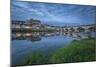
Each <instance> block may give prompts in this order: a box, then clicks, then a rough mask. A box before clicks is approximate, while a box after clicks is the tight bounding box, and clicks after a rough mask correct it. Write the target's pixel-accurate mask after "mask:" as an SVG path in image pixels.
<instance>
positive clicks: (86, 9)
mask: <svg viewBox="0 0 100 67" xmlns="http://www.w3.org/2000/svg"><path fill="white" fill-rule="evenodd" d="M11 5H12V6H11V17H12V20H29V19H36V20H40V21H41V23H45V24H52V25H65V24H95V23H96V18H95V17H96V6H90V5H75V4H57V3H39V2H22V1H13V2H12V4H11Z"/></svg>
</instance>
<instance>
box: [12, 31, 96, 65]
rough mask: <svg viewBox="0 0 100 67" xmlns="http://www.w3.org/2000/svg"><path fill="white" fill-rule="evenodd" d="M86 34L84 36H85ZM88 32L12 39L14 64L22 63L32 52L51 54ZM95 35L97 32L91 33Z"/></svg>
mask: <svg viewBox="0 0 100 67" xmlns="http://www.w3.org/2000/svg"><path fill="white" fill-rule="evenodd" d="M83 35H84V36H83ZM87 35H88V34H84V33H81V34H67V35H56V36H47V37H41V40H38V41H31V40H12V45H11V48H12V62H13V63H12V64H20V63H21V61H22V60H23V58H24V57H26V56H27V55H28V54H30V53H34V52H41V53H43V54H45V55H50V54H52V53H53V52H55V51H57V50H58V49H60V48H62V47H64V46H66V45H68V44H69V43H71V42H72V41H73V40H74V39H78V38H82V37H81V36H83V38H84V37H86V36H87ZM91 35H94V36H95V32H93V33H91Z"/></svg>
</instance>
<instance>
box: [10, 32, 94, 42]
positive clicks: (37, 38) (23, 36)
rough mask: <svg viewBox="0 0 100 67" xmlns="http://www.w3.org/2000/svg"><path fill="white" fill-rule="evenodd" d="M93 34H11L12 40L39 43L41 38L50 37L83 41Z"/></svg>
mask: <svg viewBox="0 0 100 67" xmlns="http://www.w3.org/2000/svg"><path fill="white" fill-rule="evenodd" d="M93 33H94V32H78V33H71V32H69V33H66V32H32V33H13V34H12V40H30V41H40V40H41V39H42V37H52V36H60V35H62V36H68V37H72V38H76V39H83V38H88V37H89V36H90V37H94V34H93Z"/></svg>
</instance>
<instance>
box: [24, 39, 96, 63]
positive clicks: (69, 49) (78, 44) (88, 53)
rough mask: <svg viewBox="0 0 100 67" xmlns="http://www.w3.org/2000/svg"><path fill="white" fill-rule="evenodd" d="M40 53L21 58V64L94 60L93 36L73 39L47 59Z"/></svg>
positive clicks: (94, 46)
mask: <svg viewBox="0 0 100 67" xmlns="http://www.w3.org/2000/svg"><path fill="white" fill-rule="evenodd" d="M46 58H47V57H45V55H43V54H41V53H34V54H31V55H30V56H28V57H26V58H25V60H23V65H30V64H48V63H71V62H87V61H95V60H96V45H95V38H87V39H82V40H79V41H77V40H74V41H72V43H71V44H69V45H68V46H65V47H63V48H61V49H59V50H58V51H57V52H55V53H54V54H52V56H50V57H49V59H48V60H47V59H46Z"/></svg>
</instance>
